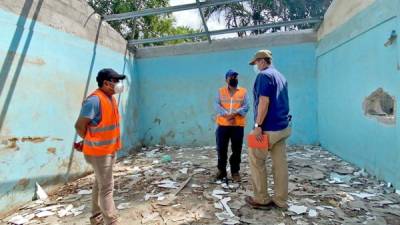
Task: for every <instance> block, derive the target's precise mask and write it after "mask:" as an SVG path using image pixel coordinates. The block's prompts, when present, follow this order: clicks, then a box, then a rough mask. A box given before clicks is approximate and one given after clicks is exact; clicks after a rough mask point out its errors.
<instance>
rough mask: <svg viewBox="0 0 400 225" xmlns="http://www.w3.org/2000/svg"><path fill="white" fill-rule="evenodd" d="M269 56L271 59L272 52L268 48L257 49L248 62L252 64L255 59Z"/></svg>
mask: <svg viewBox="0 0 400 225" xmlns="http://www.w3.org/2000/svg"><path fill="white" fill-rule="evenodd" d="M265 58H270V59H272V52H271V51H270V50H268V49H264V50H259V51H257V52H256V54H255V55H254V57H253V59H252V60H251V61H250V62H249V64H250V65H254V64H255V63H256V60H257V59H265Z"/></svg>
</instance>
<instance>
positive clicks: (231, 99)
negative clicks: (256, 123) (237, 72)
mask: <svg viewBox="0 0 400 225" xmlns="http://www.w3.org/2000/svg"><path fill="white" fill-rule="evenodd" d="M246 92H247V90H246V88H242V87H238V90H237V91H236V92H235V94H233V96H231V94H230V93H229V89H228V88H227V87H222V88H220V89H219V99H220V101H221V106H222V107H223V108H224V109H225V110H226V111H228V112H232V111H233V110H237V109H239V108H240V107H241V106H242V104H243V102H244V100H245V97H246ZM216 122H217V124H218V125H220V126H241V127H244V126H245V125H246V118H245V117H244V116H242V115H236V116H235V120H234V121H233V123H231V122H230V121H228V120H227V119H226V117H224V116H221V115H218V116H217V120H216Z"/></svg>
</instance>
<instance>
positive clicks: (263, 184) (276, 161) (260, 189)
mask: <svg viewBox="0 0 400 225" xmlns="http://www.w3.org/2000/svg"><path fill="white" fill-rule="evenodd" d="M264 133H266V134H268V137H269V143H270V145H269V151H268V149H252V148H250V149H249V153H248V154H249V163H250V172H251V181H252V185H253V191H254V200H255V201H256V202H257V203H259V204H268V203H270V202H271V201H273V202H274V203H275V204H276V205H277V206H279V207H286V206H287V203H286V201H287V198H288V165H287V156H286V143H285V141H286V139H287V138H288V137H289V136H290V134H291V128H290V127H288V128H286V129H283V130H280V131H267V132H264ZM268 152H270V154H271V159H272V174H273V177H274V197H273V198H271V197H270V196H269V194H268V180H267V177H268V173H267V167H266V165H265V162H266V159H267V156H268Z"/></svg>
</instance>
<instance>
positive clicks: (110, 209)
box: [85, 154, 118, 225]
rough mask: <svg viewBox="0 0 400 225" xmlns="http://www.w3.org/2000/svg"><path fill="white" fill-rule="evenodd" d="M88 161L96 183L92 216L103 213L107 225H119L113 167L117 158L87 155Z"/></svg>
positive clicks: (93, 191) (94, 185) (93, 193)
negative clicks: (114, 194)
mask: <svg viewBox="0 0 400 225" xmlns="http://www.w3.org/2000/svg"><path fill="white" fill-rule="evenodd" d="M85 159H86V161H87V162H88V163H89V164H90V165H92V167H93V170H94V175H95V181H94V184H93V190H92V215H93V216H94V215H97V214H99V213H101V214H102V215H103V219H104V222H105V224H106V225H110V224H112V225H114V224H117V218H118V217H117V210H116V208H115V203H114V199H113V190H114V179H113V174H112V173H113V167H114V164H115V160H116V156H115V154H113V155H105V156H90V155H85Z"/></svg>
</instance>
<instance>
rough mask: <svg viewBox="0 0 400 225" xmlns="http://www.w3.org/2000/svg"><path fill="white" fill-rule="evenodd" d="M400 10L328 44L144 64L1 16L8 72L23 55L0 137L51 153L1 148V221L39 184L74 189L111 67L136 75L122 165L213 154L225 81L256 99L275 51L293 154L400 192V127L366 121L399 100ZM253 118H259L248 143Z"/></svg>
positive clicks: (377, 9)
mask: <svg viewBox="0 0 400 225" xmlns="http://www.w3.org/2000/svg"><path fill="white" fill-rule="evenodd" d="M399 4H400V2H398V1H394V0H392V1H383V0H377V2H376V3H374V4H373V5H372V6H370V7H369V8H367V9H366V10H365V11H363V12H361V13H360V14H359V15H357V16H355V17H354V18H353V19H351V20H350V21H349V22H347V23H346V24H344V25H343V26H341V27H340V28H339V29H337V30H336V31H334V32H332V33H331V34H329V35H328V36H326V37H325V38H324V39H322V40H321V42H319V43H317V44H316V43H303V44H293V45H283V46H272V47H271V46H267V45H266V46H264V47H260V48H257V49H242V50H232V51H221V52H210V53H202V54H192V55H180V56H163V57H155V58H142V59H137V60H133V59H132V58H131V57H130V56H124V54H121V53H117V52H115V51H112V50H110V49H107V48H104V47H101V46H94V43H91V42H89V41H86V40H83V39H81V38H78V37H76V36H74V35H71V34H66V33H64V32H60V31H58V30H55V29H52V28H50V27H48V26H46V25H43V24H41V23H39V22H36V23H34V22H33V21H32V20H25V19H24V18H19V17H18V16H16V15H14V14H11V13H8V12H5V11H3V10H0V23H1V24H2V29H1V31H0V62H1V63H3V61H4V58H5V57H6V55H7V54H8V53H9V52H10V51H11V52H16V53H17V56H16V57H11V58H13V62H12V64H10V65H11V66H10V67H7V66H6V67H4V65H7V64H3V66H2V68H8V69H9V70H7V71H6V72H7V73H5V72H4V70H2V71H3V73H2V74H0V75H1V76H4V75H5V74H8V75H9V77H8V79H7V83H6V84H5V86H4V89H2V93H1V95H0V104H1V106H2V108H1V111H2V112H1V115H5V117H4V124H3V127H2V129H1V131H0V132H1V133H0V134H1V136H2V137H4V136H7V137H17V138H22V137H28V136H30V137H46V140H45V141H44V142H41V143H32V142H18V147H19V150H14V149H5V148H4V147H2V148H0V171H1V173H0V212H3V211H5V210H9V209H11V208H12V207H14V206H17V205H19V204H21V203H23V202H26V201H28V200H29V199H30V198H31V196H32V193H33V189H32V187H33V184H34V182H35V181H39V182H49V181H55V182H56V181H62V180H63V176H64V175H65V173H66V170H67V166H68V161H69V154H70V150H71V149H70V147H71V144H72V142H73V140H74V129H73V123H74V121H75V120H76V117H77V116H78V114H79V109H80V102H81V101H82V98H83V96H84V90H85V84H86V80H87V79H88V75H91V76H89V80H90V81H91V82H90V85H89V91H91V90H94V89H95V88H96V83H95V74H96V72H97V71H98V70H99V69H101V68H103V67H112V68H114V69H116V70H117V71H121V72H124V73H125V74H127V75H128V80H127V81H126V84H128V90H127V92H126V93H124V94H122V95H121V96H118V99H119V102H120V111H121V115H122V117H123V121H122V123H123V142H124V143H125V148H124V151H122V152H121V153H120V155H126V154H128V150H129V149H131V148H133V147H135V146H140V144H144V145H152V144H160V143H161V144H168V145H185V146H193V145H194V146H196V145H214V143H215V136H214V130H215V126H216V125H215V122H214V111H213V106H212V105H213V99H214V96H215V94H216V92H217V90H218V88H219V87H220V86H222V85H225V83H224V74H225V72H226V70H227V69H230V68H232V69H234V70H237V71H238V72H239V73H240V76H239V82H240V83H239V84H240V85H241V86H243V87H246V88H247V89H248V90H249V95H250V97H252V96H251V95H252V93H251V90H252V85H253V82H254V79H255V74H254V73H253V71H252V68H251V67H250V66H248V61H249V59H250V58H251V56H252V55H253V54H254V52H255V51H257V50H258V49H261V48H270V49H271V50H272V51H273V54H274V64H275V66H276V67H277V68H278V69H279V70H280V71H281V72H282V73H283V74H284V75H285V76H286V77H287V79H288V82H289V94H290V107H291V113H292V114H293V117H294V118H293V119H294V121H293V135H292V137H291V139H290V143H291V144H315V143H318V142H321V143H322V145H323V146H324V147H325V148H327V149H328V150H330V151H332V152H334V153H335V154H338V155H339V156H341V157H343V158H344V159H346V160H348V161H350V162H354V163H356V164H357V165H358V166H360V167H363V168H367V169H368V170H369V171H371V172H373V173H374V174H376V175H377V176H378V177H380V178H383V179H385V180H387V181H389V182H392V183H394V184H395V185H396V186H397V187H400V177H399V175H398V174H397V173H396V172H397V171H398V170H399V169H400V164H399V161H400V152H399V149H400V138H399V135H400V128H399V126H398V122H397V123H396V124H395V125H384V124H382V123H379V122H377V121H376V120H375V119H372V118H368V117H365V116H364V115H363V111H362V102H363V100H364V99H365V97H366V96H368V95H369V94H370V93H371V92H373V91H375V90H376V89H377V88H378V87H382V88H383V89H384V90H385V91H387V92H389V93H390V94H391V95H393V96H395V97H396V99H399V94H400V93H399V90H400V89H399V79H400V74H399V70H400V68H399V67H400V60H399V55H400V47H399V43H398V41H397V42H396V43H395V44H394V45H392V46H390V47H387V48H385V47H383V43H384V42H385V41H386V39H387V38H388V37H389V34H390V32H391V31H392V30H393V29H396V30H397V33H398V34H400V19H399V11H400V10H399ZM16 24H18V27H17V26H16ZM15 31H17V32H15ZM10 43H11V46H10ZM316 45H317V48H316ZM24 52H25V53H26V56H25V59H24V61H20V54H22V53H24ZM9 56H12V55H9ZM316 56H317V58H316ZM19 62H20V63H21V65H22V66H20V67H18V63H19ZM2 68H0V69H2ZM1 78H2V77H0V79H1ZM12 80H14V81H15V84H16V85H15V89H14V90H13V88H10V83H12ZM0 85H1V84H0ZM8 93H10V94H8ZM8 96H9V97H8ZM7 99H8V100H9V106H8V107H7V108H6V107H4V106H5V105H7V104H5V103H6V102H7ZM3 112H6V114H5V113H3ZM1 115H0V116H1ZM396 115H397V118H398V116H399V115H400V113H399V110H398V109H397V111H396ZM252 118H253V116H252V112H251V113H249V114H248V126H247V130H246V132H249V130H250V127H251V125H252V124H253V121H252ZM55 138H56V139H55ZM50 147H54V148H56V149H57V151H56V153H55V154H51V153H48V151H47V149H48V148H50ZM73 168H74V169H73V171H72V174H73V175H81V174H82V173H83V172H84V171H87V170H88V166H87V164H86V163H85V162H84V160H83V158H82V155H80V154H75V157H74V164H73ZM23 178H28V179H29V181H30V182H29V185H28V186H27V187H25V188H24V187H23V186H21V185H17V183H18V182H19V181H21V179H23Z"/></svg>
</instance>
